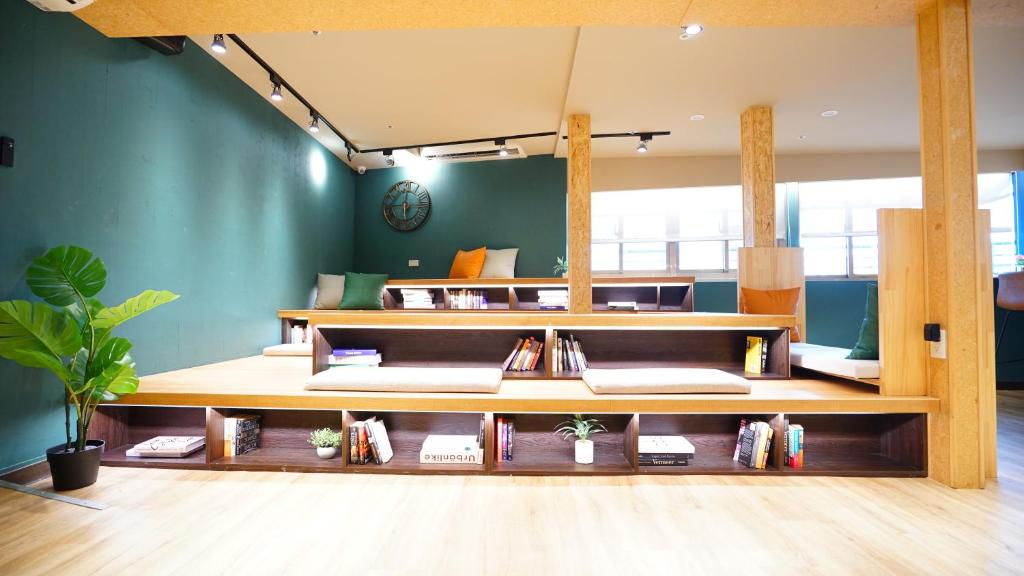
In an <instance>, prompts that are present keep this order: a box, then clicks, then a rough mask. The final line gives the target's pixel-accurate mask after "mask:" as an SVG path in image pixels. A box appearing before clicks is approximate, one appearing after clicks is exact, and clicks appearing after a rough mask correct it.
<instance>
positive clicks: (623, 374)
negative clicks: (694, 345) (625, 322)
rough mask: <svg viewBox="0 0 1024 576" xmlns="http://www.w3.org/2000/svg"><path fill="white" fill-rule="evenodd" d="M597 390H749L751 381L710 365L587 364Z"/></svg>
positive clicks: (590, 380) (587, 373)
mask: <svg viewBox="0 0 1024 576" xmlns="http://www.w3.org/2000/svg"><path fill="white" fill-rule="evenodd" d="M583 381H584V382H586V383H587V386H590V389H591V390H593V391H594V394H718V393H726V394H749V393H750V381H749V380H747V379H746V378H741V377H739V376H736V375H735V374H729V373H728V372H723V371H721V370H714V369H711V368H618V369H616V368H598V369H594V368H588V369H586V370H584V371H583Z"/></svg>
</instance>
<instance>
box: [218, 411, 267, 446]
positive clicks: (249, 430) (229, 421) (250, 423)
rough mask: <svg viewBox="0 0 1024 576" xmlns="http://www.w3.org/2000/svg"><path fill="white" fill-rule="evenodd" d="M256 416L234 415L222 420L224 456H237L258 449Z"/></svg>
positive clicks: (257, 420) (257, 416)
mask: <svg viewBox="0 0 1024 576" xmlns="http://www.w3.org/2000/svg"><path fill="white" fill-rule="evenodd" d="M259 426H260V417H259V415H258V414H236V415H234V416H229V417H227V418H225V419H224V456H239V455H242V454H245V453H247V452H252V451H253V450H255V449H256V448H259Z"/></svg>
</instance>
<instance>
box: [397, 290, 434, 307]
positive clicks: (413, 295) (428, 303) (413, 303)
mask: <svg viewBox="0 0 1024 576" xmlns="http://www.w3.org/2000/svg"><path fill="white" fill-rule="evenodd" d="M402 307H403V308H406V309H411V310H433V309H434V293H433V292H431V291H430V290H427V289H426V288H402Z"/></svg>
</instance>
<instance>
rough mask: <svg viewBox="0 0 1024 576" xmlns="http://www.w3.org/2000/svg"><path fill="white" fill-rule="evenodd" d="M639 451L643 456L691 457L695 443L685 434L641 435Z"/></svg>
mask: <svg viewBox="0 0 1024 576" xmlns="http://www.w3.org/2000/svg"><path fill="white" fill-rule="evenodd" d="M638 451H639V455H640V456H641V457H643V456H658V457H661V458H674V457H679V458H687V459H688V458H690V457H692V456H693V455H694V452H695V449H694V447H693V444H691V443H690V441H689V440H687V439H686V437H685V436H640V438H639V439H638Z"/></svg>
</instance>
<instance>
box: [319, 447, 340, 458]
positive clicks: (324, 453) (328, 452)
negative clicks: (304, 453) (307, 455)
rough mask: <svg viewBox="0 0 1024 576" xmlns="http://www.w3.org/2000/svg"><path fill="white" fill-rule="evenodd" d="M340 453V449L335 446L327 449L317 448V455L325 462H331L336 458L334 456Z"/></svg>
mask: <svg viewBox="0 0 1024 576" xmlns="http://www.w3.org/2000/svg"><path fill="white" fill-rule="evenodd" d="M337 453H338V449H337V448H335V447H333V446H328V447H327V448H317V449H316V455H317V456H319V457H321V458H323V459H324V460H330V459H331V458H334V455H335V454H337Z"/></svg>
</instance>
